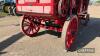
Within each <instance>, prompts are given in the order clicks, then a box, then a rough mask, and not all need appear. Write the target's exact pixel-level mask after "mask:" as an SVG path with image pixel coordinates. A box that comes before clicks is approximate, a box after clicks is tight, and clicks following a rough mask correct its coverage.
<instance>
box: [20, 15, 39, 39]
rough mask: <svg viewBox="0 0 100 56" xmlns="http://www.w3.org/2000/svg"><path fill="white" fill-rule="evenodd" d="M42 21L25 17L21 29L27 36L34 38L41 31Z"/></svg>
mask: <svg viewBox="0 0 100 56" xmlns="http://www.w3.org/2000/svg"><path fill="white" fill-rule="evenodd" d="M39 23H40V21H39V19H38V18H37V17H32V16H26V15H25V16H24V17H23V19H22V22H21V28H22V31H23V33H24V34H25V35H27V36H30V37H33V36H35V35H36V33H37V32H38V31H39V29H40V25H39Z"/></svg>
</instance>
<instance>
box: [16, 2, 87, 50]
mask: <svg viewBox="0 0 100 56" xmlns="http://www.w3.org/2000/svg"><path fill="white" fill-rule="evenodd" d="M25 1H27V2H25ZM30 1H31V2H30ZM33 1H34V2H33ZM48 1H49V3H48ZM16 2H17V3H16V7H17V13H21V14H23V15H24V16H23V19H22V22H21V28H22V31H23V33H24V34H26V35H27V36H30V37H32V36H34V35H36V34H37V32H38V31H39V29H40V27H44V28H46V29H48V30H53V31H57V32H62V35H61V37H62V38H63V37H64V39H65V47H66V49H67V50H70V49H71V46H72V44H73V42H74V40H75V38H76V37H77V32H78V25H79V24H80V23H81V24H83V25H87V23H88V21H89V14H88V13H87V9H88V3H89V0H86V1H84V0H16ZM45 2H46V3H45ZM20 3H21V4H20ZM23 6H24V7H23ZM25 6H26V7H25ZM27 6H28V7H27ZM32 6H33V7H32ZM37 8H38V9H37ZM68 20H69V21H68ZM81 20H84V21H85V22H81Z"/></svg>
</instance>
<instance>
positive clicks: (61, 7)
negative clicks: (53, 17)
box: [58, 0, 68, 17]
mask: <svg viewBox="0 0 100 56" xmlns="http://www.w3.org/2000/svg"><path fill="white" fill-rule="evenodd" d="M58 14H59V15H60V16H61V17H66V16H67V14H68V0H60V1H59V3H58Z"/></svg>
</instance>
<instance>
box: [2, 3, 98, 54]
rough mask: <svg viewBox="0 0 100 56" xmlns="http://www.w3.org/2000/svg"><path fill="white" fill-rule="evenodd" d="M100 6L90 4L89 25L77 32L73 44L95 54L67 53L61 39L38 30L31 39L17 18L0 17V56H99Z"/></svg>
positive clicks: (53, 34)
mask: <svg viewBox="0 0 100 56" xmlns="http://www.w3.org/2000/svg"><path fill="white" fill-rule="evenodd" d="M99 10H100V6H93V5H92V6H89V14H90V16H91V19H90V21H89V25H88V26H86V27H83V28H82V29H81V31H80V34H79V36H78V37H77V41H76V42H75V47H76V48H77V49H78V50H79V49H82V48H93V49H94V51H95V52H94V53H78V52H77V51H78V50H76V51H74V52H67V51H66V50H65V49H64V42H63V41H62V40H61V39H60V38H57V36H55V33H53V32H52V34H47V33H45V31H44V30H41V31H40V32H39V33H38V35H37V36H36V37H33V38H30V37H28V36H25V35H24V34H22V33H21V31H20V26H19V23H20V17H15V16H7V17H3V18H0V56H99V55H100V43H99V42H100V12H99Z"/></svg>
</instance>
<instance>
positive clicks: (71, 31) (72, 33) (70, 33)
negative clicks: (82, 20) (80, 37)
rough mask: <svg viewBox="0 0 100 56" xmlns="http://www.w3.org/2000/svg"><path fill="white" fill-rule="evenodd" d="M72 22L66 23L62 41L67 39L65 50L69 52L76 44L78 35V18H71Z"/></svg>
mask: <svg viewBox="0 0 100 56" xmlns="http://www.w3.org/2000/svg"><path fill="white" fill-rule="evenodd" d="M70 19H71V20H70V21H66V22H65V24H64V27H63V30H62V35H61V37H62V39H65V48H66V49H67V50H69V49H70V48H71V46H72V44H73V43H74V40H75V38H76V37H77V33H78V17H77V16H76V15H75V16H72V17H70Z"/></svg>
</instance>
